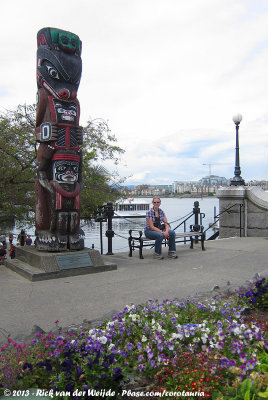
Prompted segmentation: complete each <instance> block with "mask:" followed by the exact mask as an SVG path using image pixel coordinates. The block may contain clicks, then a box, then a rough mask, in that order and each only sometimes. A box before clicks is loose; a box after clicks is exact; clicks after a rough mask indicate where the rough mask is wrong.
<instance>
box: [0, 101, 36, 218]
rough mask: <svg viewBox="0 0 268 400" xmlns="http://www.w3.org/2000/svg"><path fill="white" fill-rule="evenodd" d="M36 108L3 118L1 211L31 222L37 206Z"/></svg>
mask: <svg viewBox="0 0 268 400" xmlns="http://www.w3.org/2000/svg"><path fill="white" fill-rule="evenodd" d="M34 119H35V106H34V105H31V106H26V105H25V106H18V108H17V109H16V110H15V111H14V110H13V111H6V112H4V113H2V114H0V210H1V213H2V214H3V215H4V216H5V217H6V218H12V217H15V218H16V219H17V220H20V219H22V218H23V217H24V216H26V217H28V218H29V215H30V214H29V213H30V211H32V210H33V205H34V171H35V167H36V164H35V160H36V147H35V133H34V129H35V123H34Z"/></svg>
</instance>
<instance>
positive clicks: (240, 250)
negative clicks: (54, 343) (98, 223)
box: [0, 238, 268, 342]
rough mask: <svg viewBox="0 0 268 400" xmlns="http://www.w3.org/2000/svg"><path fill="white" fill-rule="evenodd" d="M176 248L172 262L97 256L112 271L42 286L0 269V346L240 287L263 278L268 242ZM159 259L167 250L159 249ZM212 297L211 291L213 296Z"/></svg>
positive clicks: (232, 240) (146, 256) (237, 240)
mask: <svg viewBox="0 0 268 400" xmlns="http://www.w3.org/2000/svg"><path fill="white" fill-rule="evenodd" d="M205 246H206V251H202V250H201V249H200V245H199V244H198V245H197V244H196V245H195V248H194V249H193V250H190V249H189V246H188V245H185V246H178V247H177V253H178V256H179V257H178V259H176V260H173V259H168V258H165V259H164V260H153V259H152V250H144V260H140V259H139V257H138V251H135V252H134V255H133V257H132V258H130V257H128V254H127V253H117V254H115V255H113V256H106V255H105V256H103V259H104V261H105V262H110V263H111V260H112V262H114V263H116V264H117V266H118V269H117V270H114V271H107V272H102V273H98V274H89V275H80V276H74V277H68V278H59V279H52V280H47V281H38V282H31V281H28V280H27V279H24V278H23V277H21V276H20V275H18V274H16V273H15V272H12V271H10V270H9V269H7V268H6V267H5V266H2V265H1V266H0V342H5V341H6V338H5V335H6V333H10V334H11V337H12V338H14V339H15V338H16V337H17V335H21V334H23V335H29V334H30V333H31V331H32V328H33V326H34V325H38V326H40V327H41V328H42V329H43V330H44V331H46V332H47V331H49V330H51V329H52V328H53V327H54V321H55V320H59V321H60V322H59V324H60V325H61V326H63V327H66V326H70V325H72V324H75V325H80V324H81V323H82V322H83V321H85V320H87V321H92V320H95V319H100V318H101V317H102V316H103V315H104V314H107V313H109V312H113V311H114V312H116V311H117V312H118V311H120V310H122V309H123V308H124V306H125V305H126V304H130V303H134V304H139V303H142V302H145V301H146V300H147V299H149V298H158V299H159V300H163V299H166V298H170V299H173V298H175V297H177V298H186V297H190V296H194V295H196V294H200V293H206V292H210V291H211V290H212V289H213V287H214V286H215V285H218V286H219V287H220V289H221V288H223V287H226V285H227V282H228V281H229V282H230V284H231V287H239V286H241V285H243V286H245V285H246V281H249V280H251V279H253V277H254V276H255V275H256V274H257V273H259V274H261V275H263V276H268V238H230V239H221V240H216V241H208V242H206V243H205ZM163 255H167V249H166V248H163ZM214 293H215V292H214Z"/></svg>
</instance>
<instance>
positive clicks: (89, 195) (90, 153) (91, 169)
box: [81, 119, 124, 218]
mask: <svg viewBox="0 0 268 400" xmlns="http://www.w3.org/2000/svg"><path fill="white" fill-rule="evenodd" d="M115 143H116V138H115V136H114V135H112V134H111V131H110V129H109V126H108V124H107V122H105V121H104V120H102V119H95V120H92V121H88V123H87V126H86V127H85V128H84V144H83V191H82V195H81V196H82V218H90V217H91V216H92V215H95V213H96V210H97V207H98V206H101V205H102V204H103V203H105V202H107V201H115V200H116V199H118V198H119V197H120V192H119V185H120V184H121V183H122V182H123V179H120V178H119V176H118V174H116V173H115V172H111V171H108V169H106V168H104V167H103V166H102V165H100V162H103V161H106V162H107V161H110V163H111V164H112V165H117V164H118V162H119V159H120V155H121V154H123V153H124V150H123V149H121V148H120V147H118V146H116V145H115Z"/></svg>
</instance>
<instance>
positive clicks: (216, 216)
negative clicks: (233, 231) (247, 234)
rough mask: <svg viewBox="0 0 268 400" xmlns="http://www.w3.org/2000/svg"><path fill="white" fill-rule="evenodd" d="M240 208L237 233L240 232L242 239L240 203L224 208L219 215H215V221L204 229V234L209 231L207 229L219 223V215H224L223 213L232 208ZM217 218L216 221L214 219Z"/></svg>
mask: <svg viewBox="0 0 268 400" xmlns="http://www.w3.org/2000/svg"><path fill="white" fill-rule="evenodd" d="M238 205H239V206H240V210H239V214H240V215H239V217H240V218H239V232H240V237H242V230H243V228H242V207H243V204H242V203H235V204H233V205H232V206H230V207H228V208H226V209H225V210H223V211H222V212H220V213H219V214H217V215H215V217H214V218H215V221H214V222H213V224H211V225H210V226H209V227H208V228H207V229H205V231H204V232H205V233H206V232H207V231H208V230H209V229H211V228H212V227H213V225H215V224H216V223H217V222H219V221H220V218H219V217H220V215H222V214H224V213H225V212H228V211H229V210H230V209H231V208H233V207H235V206H238ZM216 218H217V219H216Z"/></svg>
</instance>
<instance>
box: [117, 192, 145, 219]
mask: <svg viewBox="0 0 268 400" xmlns="http://www.w3.org/2000/svg"><path fill="white" fill-rule="evenodd" d="M150 204H151V203H150V202H149V201H148V202H147V201H146V200H144V199H134V198H133V197H130V198H128V199H121V200H119V201H118V202H117V203H116V204H115V216H120V217H138V216H142V217H145V216H146V211H148V210H149V209H150Z"/></svg>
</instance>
